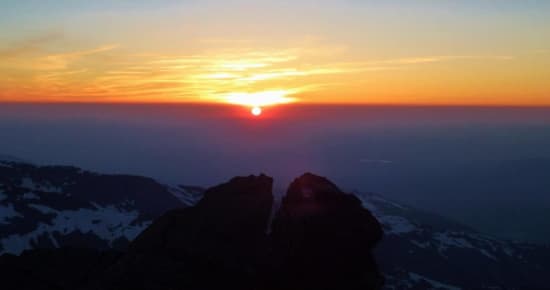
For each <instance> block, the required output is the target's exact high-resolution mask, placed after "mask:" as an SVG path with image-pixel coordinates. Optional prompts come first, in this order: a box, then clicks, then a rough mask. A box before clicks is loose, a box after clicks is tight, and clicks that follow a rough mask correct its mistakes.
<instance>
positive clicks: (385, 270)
mask: <svg viewBox="0 0 550 290" xmlns="http://www.w3.org/2000/svg"><path fill="white" fill-rule="evenodd" d="M272 185H273V180H272V179H271V178H270V177H267V176H265V175H260V176H249V177H236V178H234V179H232V180H231V181H229V182H227V183H225V184H221V185H219V186H216V187H212V188H210V189H207V190H202V189H200V188H196V187H185V186H177V187H172V186H166V185H162V184H160V183H158V182H156V181H154V180H152V179H148V178H144V177H135V176H121V175H101V174H96V173H90V172H86V171H82V170H80V169H78V168H72V167H37V166H34V165H30V164H25V163H21V162H13V161H12V162H2V163H0V253H3V255H2V256H1V257H0V276H1V282H0V283H1V285H0V286H1V289H58V290H62V289H63V290H64V289H266V290H269V289H290V290H292V289H381V288H385V289H548V288H549V285H550V277H548V273H550V266H549V264H550V263H549V261H550V250H549V249H548V247H545V246H540V245H533V244H525V243H519V242H508V241H500V240H497V239H493V238H491V237H488V236H485V235H482V234H480V233H477V232H475V231H473V230H471V229H469V228H467V227H465V226H462V225H460V224H458V223H454V222H453V221H450V220H447V219H444V218H441V217H439V216H436V215H432V214H429V213H425V212H421V211H418V210H415V209H413V208H410V207H407V206H403V205H400V204H398V203H395V202H391V201H388V200H386V199H384V198H382V197H381V196H379V195H376V194H371V193H360V192H354V193H350V194H348V193H344V192H343V191H342V190H340V189H339V188H338V187H337V186H336V185H334V184H333V183H331V182H330V181H329V180H327V179H325V178H322V177H319V176H315V175H312V174H305V175H303V176H301V177H299V178H297V179H296V180H295V181H294V182H293V183H292V184H291V185H290V186H289V188H288V190H287V192H286V195H285V196H284V197H283V198H282V201H281V203H280V205H279V204H277V202H275V201H276V198H275V197H274V195H273V192H272ZM274 203H276V205H275V206H274ZM273 209H275V210H273ZM163 212H165V213H163Z"/></svg>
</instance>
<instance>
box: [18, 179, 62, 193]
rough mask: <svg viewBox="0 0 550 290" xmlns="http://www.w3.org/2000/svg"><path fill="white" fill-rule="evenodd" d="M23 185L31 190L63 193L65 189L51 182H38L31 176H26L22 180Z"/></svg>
mask: <svg viewBox="0 0 550 290" xmlns="http://www.w3.org/2000/svg"><path fill="white" fill-rule="evenodd" d="M21 187H23V188H26V189H29V190H30V191H44V192H53V193H63V189H62V188H61V187H57V186H53V185H51V184H50V183H49V182H43V183H37V182H34V181H33V180H32V179H31V178H29V177H25V178H23V179H22V180H21Z"/></svg>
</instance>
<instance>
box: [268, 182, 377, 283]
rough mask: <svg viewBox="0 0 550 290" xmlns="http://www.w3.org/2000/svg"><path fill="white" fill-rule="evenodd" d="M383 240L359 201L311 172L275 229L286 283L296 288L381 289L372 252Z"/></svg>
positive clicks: (292, 191) (293, 189) (289, 197)
mask: <svg viewBox="0 0 550 290" xmlns="http://www.w3.org/2000/svg"><path fill="white" fill-rule="evenodd" d="M381 238H382V227H381V225H380V224H379V223H378V221H377V220H376V219H375V218H374V217H373V216H372V215H371V213H370V212H369V211H368V210H366V209H364V208H363V207H362V204H361V201H360V200H359V199H358V198H357V197H355V196H354V195H351V194H346V193H344V192H342V191H341V190H340V189H339V188H338V187H337V186H336V185H335V184H333V183H332V182H330V181H329V180H328V179H326V178H324V177H320V176H316V175H313V174H311V173H306V174H304V175H302V176H301V177H299V178H297V179H296V180H294V181H293V182H292V184H290V187H289V188H288V191H287V194H286V196H285V197H284V198H283V201H282V205H281V208H280V209H279V211H278V212H277V214H276V215H275V218H274V220H273V225H272V239H273V241H274V244H275V247H274V248H275V249H276V250H277V251H278V254H277V256H278V257H279V258H280V263H281V264H280V265H279V269H280V271H281V274H282V279H281V283H282V284H286V285H292V286H293V287H295V289H377V288H378V287H380V286H381V285H382V283H383V278H382V276H381V274H380V273H379V271H378V267H377V265H376V262H375V260H374V258H373V256H372V253H371V250H372V249H373V247H374V246H375V245H376V243H378V241H379V240H380V239H381ZM287 289H289V288H287Z"/></svg>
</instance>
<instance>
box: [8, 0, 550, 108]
mask: <svg viewBox="0 0 550 290" xmlns="http://www.w3.org/2000/svg"><path fill="white" fill-rule="evenodd" d="M549 27H550V1H545V0H539V1H536V0H517V1H516V0H514V1H512V0H509V1H508V0H500V1H497V0H460V1H458V0H457V1H451V0H439V1H435V0H434V1H430V0H401V1H398V0H386V1H370V0H347V1H329V0H323V1H321V0H318V1H313V0H304V1H290V0H288V1H287V0H277V1H274V0H273V1H261V0H254V1H252V0H250V1H248V0H235V1H231V0H229V1H227V0H224V1H212V0H201V1H198V0H197V1H194V0H189V1H170V0H162V1H145V0H132V1H130V0H128V1H106V0H96V1H79V0H74V1H69V0H66V1H61V0H59V1H54V0H48V1H45V0H26V1H25V0H4V1H1V2H0V101H70V102H81V101H83V102H98V101H120V102H236V103H239V102H241V103H251V102H257V103H258V104H260V105H262V104H263V103H262V102H265V103H269V102H291V101H299V102H303V103H367V104H373V103H374V104H380V103H384V104H490V105H550V81H549V80H550V29H549Z"/></svg>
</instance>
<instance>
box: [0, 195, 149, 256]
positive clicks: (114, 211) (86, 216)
mask: <svg viewBox="0 0 550 290" xmlns="http://www.w3.org/2000/svg"><path fill="white" fill-rule="evenodd" d="M29 207H31V208H34V209H36V210H38V211H40V212H41V213H44V214H54V215H55V217H53V218H52V219H51V220H50V221H49V222H48V223H47V224H45V223H39V224H38V226H37V228H36V229H35V230H34V231H32V232H30V233H27V234H24V235H10V236H8V237H5V238H3V239H1V240H0V244H1V245H2V248H3V250H2V252H0V255H1V254H4V253H12V254H16V255H19V254H21V252H23V251H24V250H26V249H31V248H32V246H31V242H32V241H36V239H37V238H38V237H40V236H42V235H43V234H47V235H48V236H49V237H50V240H51V241H52V244H54V245H55V246H58V242H57V241H56V240H55V238H54V237H53V233H56V232H57V233H61V234H63V235H67V234H70V233H72V232H80V233H83V234H87V233H93V234H94V235H96V236H98V237H99V238H100V239H102V240H105V241H107V242H109V244H110V245H112V243H113V242H114V241H115V240H117V239H119V238H121V237H125V238H127V239H128V240H133V239H134V238H135V237H137V235H139V234H140V233H141V232H142V231H143V230H144V229H145V228H146V227H148V226H149V225H150V224H151V222H150V221H147V222H141V223H136V220H137V219H138V217H139V212H138V211H136V210H133V211H127V210H122V209H119V208H117V207H115V206H113V205H109V206H105V207H102V206H99V205H95V208H80V209H78V210H62V211H59V210H56V209H54V208H51V207H48V206H44V205H40V204H29Z"/></svg>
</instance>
